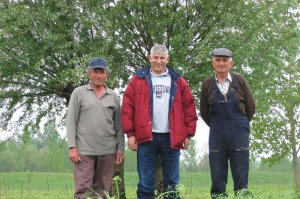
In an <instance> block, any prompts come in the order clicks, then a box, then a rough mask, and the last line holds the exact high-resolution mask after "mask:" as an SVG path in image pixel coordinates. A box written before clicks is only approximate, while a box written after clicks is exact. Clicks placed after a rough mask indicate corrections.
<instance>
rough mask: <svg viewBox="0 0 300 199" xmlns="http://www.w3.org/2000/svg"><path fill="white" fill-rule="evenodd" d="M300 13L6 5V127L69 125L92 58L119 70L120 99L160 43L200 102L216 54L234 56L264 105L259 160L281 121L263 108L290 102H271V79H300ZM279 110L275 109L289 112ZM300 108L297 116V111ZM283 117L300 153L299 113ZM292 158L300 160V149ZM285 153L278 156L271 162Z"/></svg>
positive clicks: (290, 1) (133, 0) (285, 6)
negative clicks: (71, 105)
mask: <svg viewBox="0 0 300 199" xmlns="http://www.w3.org/2000/svg"><path fill="white" fill-rule="evenodd" d="M298 11H299V3H298V2H297V0H282V1H254V0H253V1H252V0H250V1H234V0H228V1H211V0H201V1H189V0H186V1H181V0H168V1H167V0H163V1H161V0H154V1H146V0H141V1H137V0H127V1H125V0H124V1H105V0H98V1H79V0H74V1H69V0H48V1H44V0H35V1H31V0H20V1H9V0H3V1H1V2H0V13H1V14H0V78H1V81H0V99H1V100H0V107H1V108H2V109H1V115H0V127H1V128H3V129H7V130H12V129H18V130H23V131H22V132H24V133H25V134H26V132H27V133H28V132H31V131H32V130H34V128H37V127H38V124H40V122H41V120H42V118H45V119H47V120H50V121H55V123H56V124H57V125H63V124H64V121H65V120H64V117H65V113H66V111H65V110H66V107H65V105H66V104H67V103H68V100H69V97H70V94H71V92H72V91H73V89H74V88H75V87H77V86H79V85H82V84H84V83H86V82H87V78H86V75H85V74H84V73H85V72H84V71H85V68H86V66H87V62H88V60H89V59H90V58H91V57H93V56H103V57H105V58H107V59H108V62H109V63H110V66H111V68H112V74H111V76H110V81H109V86H110V87H112V88H116V89H118V88H119V89H120V90H122V89H123V88H124V86H125V85H126V84H127V82H128V79H129V77H130V76H131V75H132V74H133V72H134V70H135V66H144V65H147V64H148V61H147V55H148V54H149V49H150V48H151V47H152V46H153V45H154V44H155V43H164V44H166V45H167V47H168V48H169V49H170V54H171V63H170V65H172V66H173V67H174V68H175V69H176V70H177V71H179V72H180V73H182V74H183V75H184V76H185V77H186V78H187V80H188V81H189V83H190V86H191V88H192V90H193V93H194V94H195V96H196V100H197V101H199V97H198V94H199V91H200V90H199V89H200V84H201V83H199V82H201V81H202V80H203V79H204V78H205V77H207V76H208V75H210V74H212V70H211V64H210V58H209V57H210V55H209V53H210V52H211V50H212V49H214V48H216V47H227V48H230V49H232V50H233V51H234V52H235V57H234V60H235V67H234V71H235V72H239V73H241V74H243V75H244V76H245V77H246V78H247V79H248V80H249V83H250V86H251V87H252V89H253V91H254V95H255V98H256V99H257V101H258V114H257V116H256V118H255V121H258V123H255V121H254V122H253V126H254V129H255V134H254V136H253V138H254V139H253V141H254V142H253V147H254V149H255V150H257V151H259V148H260V146H262V147H263V146H264V142H256V143H255V139H256V138H259V137H260V136H261V137H264V136H265V134H266V133H269V132H271V131H269V126H270V125H269V124H270V123H268V122H269V121H271V120H272V118H274V115H273V113H271V112H267V111H266V110H269V109H267V108H266V106H264V105H266V104H271V103H268V102H269V101H272V100H273V99H274V95H273V94H275V95H276V96H278V95H279V93H280V92H283V91H282V89H283V87H282V89H275V90H276V92H269V91H273V88H274V86H276V85H278V84H281V81H280V80H278V79H275V75H272V74H274V73H273V72H275V71H276V72H279V73H278V74H277V76H276V77H284V78H286V77H285V75H284V74H285V72H282V70H281V68H282V66H283V65H284V64H286V62H282V60H288V65H289V66H292V67H294V69H295V71H299V67H298V66H299V62H298V61H297V56H295V55H297V51H298V52H299V49H298V46H299V43H298V42H299V31H297V30H299V12H298ZM297 23H298V26H297ZM287 58H289V59H287ZM295 60H296V61H295ZM289 74H290V73H289ZM296 74H297V73H296ZM270 77H274V78H270ZM287 79H288V78H287ZM292 79H293V81H292ZM288 80H290V82H291V83H296V85H297V84H298V83H299V76H298V75H294V73H291V78H290V79H288ZM290 87H291V91H292V93H293V95H291V96H292V97H294V96H299V87H295V90H293V86H290ZM262 88H263V89H262ZM278 88H279V87H278ZM285 88H286V87H285ZM297 88H298V89H297ZM262 93H263V94H265V93H266V95H263V94H262ZM282 96H283V95H282ZM285 96H288V95H285ZM263 98H265V99H263ZM296 99H297V98H296ZM268 100H269V101H268ZM284 100H286V98H284ZM260 101H261V102H266V103H260ZM279 102H280V103H279ZM281 102H282V101H278V103H275V104H274V103H273V104H274V105H275V107H280V108H282V107H286V106H285V105H284V106H283V105H282V103H281ZM294 103H295V104H296V110H299V108H298V109H297V104H298V105H299V101H295V102H294ZM198 104H199V103H198ZM282 110H283V111H286V110H292V111H290V112H287V113H292V112H293V113H294V115H293V116H291V115H288V114H286V115H285V116H286V117H289V119H288V121H289V123H290V124H291V125H290V129H288V131H289V132H290V133H291V134H290V135H295V136H289V137H288V138H287V137H286V140H289V142H290V143H291V146H297V145H294V144H293V143H295V144H299V141H298V139H297V137H298V132H299V128H294V129H293V126H294V127H298V126H299V120H297V119H295V118H298V115H297V114H298V113H299V111H295V108H294V109H293V108H282ZM15 113H17V114H15ZM293 118H294V120H293ZM285 119H286V118H285ZM259 121H264V123H261V122H259ZM286 121H287V120H286ZM259 123H261V124H264V127H263V125H259ZM282 124H283V123H282ZM256 125H257V127H255V126H256ZM278 125H279V124H278ZM258 126H261V128H259V127H258ZM20 127H21V128H20ZM25 137H26V136H25ZM293 137H294V138H293ZM289 138H292V139H289ZM264 141H265V140H264ZM266 141H268V142H269V143H271V141H269V140H268V139H266ZM280 144H282V142H281V143H280ZM282 146H284V145H282ZM291 149H292V151H295V152H298V149H297V147H296V148H295V147H291ZM277 151H278V148H276V147H274V148H273V150H272V151H270V152H271V153H274V154H278V152H277ZM283 154H284V153H282V155H283ZM294 154H297V153H293V155H294ZM254 155H257V153H254ZM295 166H297V165H295Z"/></svg>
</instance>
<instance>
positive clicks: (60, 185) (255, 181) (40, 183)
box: [0, 171, 300, 199]
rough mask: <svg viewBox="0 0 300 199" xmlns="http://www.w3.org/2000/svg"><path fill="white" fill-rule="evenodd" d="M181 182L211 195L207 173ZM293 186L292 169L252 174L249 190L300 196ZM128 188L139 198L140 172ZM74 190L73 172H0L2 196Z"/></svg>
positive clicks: (35, 198) (53, 195)
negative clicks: (138, 176) (137, 194)
mask: <svg viewBox="0 0 300 199" xmlns="http://www.w3.org/2000/svg"><path fill="white" fill-rule="evenodd" d="M180 185H181V189H179V192H180V196H181V197H182V198H183V199H207V198H210V193H209V190H210V175H209V173H208V172H198V173H181V174H180ZM293 187H294V184H293V174H292V171H289V172H272V171H270V172H258V171H252V172H251V173H250V179H249V190H250V191H251V193H253V195H254V198H256V199H296V198H300V197H299V196H300V195H297V194H296V193H295V190H294V188H293ZM125 189H126V196H127V198H128V199H135V198H136V189H137V173H135V172H130V173H125ZM232 189H233V185H232V181H231V180H230V178H229V181H228V186H227V192H228V194H229V198H234V193H233V191H232ZM73 192H74V182H73V174H72V173H30V172H29V173H28V172H21V173H0V199H15V198H18V199H22V198H24V199H25V198H26V199H29V198H30V199H40V198H41V199H42V198H43V199H69V198H73ZM117 197H118V196H115V198H117ZM159 199H161V198H159ZM238 199H240V198H238Z"/></svg>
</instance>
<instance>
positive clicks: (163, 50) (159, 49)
mask: <svg viewBox="0 0 300 199" xmlns="http://www.w3.org/2000/svg"><path fill="white" fill-rule="evenodd" d="M153 53H157V54H164V55H167V56H168V55H169V50H168V49H167V47H166V46H165V45H161V44H155V45H154V46H153V47H152V48H151V51H150V54H151V55H152V54H153Z"/></svg>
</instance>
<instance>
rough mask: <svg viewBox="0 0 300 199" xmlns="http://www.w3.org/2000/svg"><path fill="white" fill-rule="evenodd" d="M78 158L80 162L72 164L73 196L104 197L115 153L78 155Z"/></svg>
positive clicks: (108, 185)
mask: <svg viewBox="0 0 300 199" xmlns="http://www.w3.org/2000/svg"><path fill="white" fill-rule="evenodd" d="M80 158H81V162H79V163H75V164H74V165H75V170H74V178H75V194H74V198H76V199H86V198H87V197H92V198H93V197H94V198H99V196H102V197H105V193H107V194H109V190H110V187H111V183H112V177H113V172H114V162H115V155H100V156H86V155H80Z"/></svg>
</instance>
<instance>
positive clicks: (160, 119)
mask: <svg viewBox="0 0 300 199" xmlns="http://www.w3.org/2000/svg"><path fill="white" fill-rule="evenodd" d="M150 73H151V80H152V89H153V117H152V120H153V121H152V132H157V133H165V132H169V131H170V130H169V129H170V128H169V126H170V125H169V103H170V91H171V76H170V74H169V71H168V69H167V70H166V72H164V73H162V74H154V73H153V72H152V71H150Z"/></svg>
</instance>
